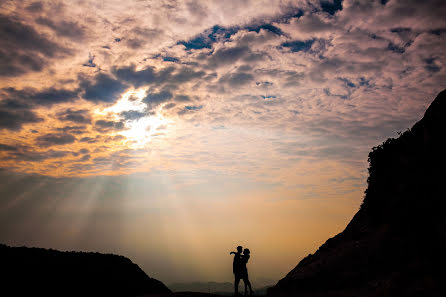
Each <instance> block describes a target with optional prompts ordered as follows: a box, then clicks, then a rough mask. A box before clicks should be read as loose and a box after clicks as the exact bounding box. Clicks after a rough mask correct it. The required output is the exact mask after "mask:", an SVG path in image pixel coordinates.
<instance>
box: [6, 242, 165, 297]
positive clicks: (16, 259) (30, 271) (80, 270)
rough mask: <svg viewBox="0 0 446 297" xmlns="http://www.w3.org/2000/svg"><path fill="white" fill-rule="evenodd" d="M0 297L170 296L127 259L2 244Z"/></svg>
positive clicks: (159, 284)
mask: <svg viewBox="0 0 446 297" xmlns="http://www.w3.org/2000/svg"><path fill="white" fill-rule="evenodd" d="M0 283H1V285H0V296H8V297H9V296H95V297H97V296H107V297H108V296H129V297H130V296H142V295H147V294H155V293H156V294H169V293H171V291H170V290H169V289H168V288H167V287H166V286H165V285H164V284H163V283H161V282H160V281H158V280H156V279H153V278H150V277H148V276H147V274H145V272H144V271H142V270H141V268H139V267H138V265H136V264H134V263H132V261H130V260H129V259H128V258H126V257H123V256H118V255H112V254H100V253H83V252H60V251H56V250H48V249H41V248H27V247H9V246H6V245H3V244H0Z"/></svg>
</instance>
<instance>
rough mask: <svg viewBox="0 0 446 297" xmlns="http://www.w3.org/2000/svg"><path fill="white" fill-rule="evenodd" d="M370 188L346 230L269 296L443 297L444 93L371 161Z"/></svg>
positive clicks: (372, 155) (445, 289)
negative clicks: (409, 127)
mask: <svg viewBox="0 0 446 297" xmlns="http://www.w3.org/2000/svg"><path fill="white" fill-rule="evenodd" d="M369 163H370V167H369V178H368V188H367V190H366V193H365V197H364V200H363V203H362V205H361V208H360V210H359V211H358V212H357V213H356V215H355V216H354V217H353V219H352V220H351V222H350V223H349V224H348V225H347V227H346V228H345V230H344V231H343V232H342V233H340V234H338V235H336V236H335V237H333V238H330V239H329V240H327V242H326V243H325V244H323V245H322V246H321V247H320V248H319V249H318V250H317V251H316V252H315V253H314V254H313V255H309V256H307V257H306V258H304V259H303V260H302V261H301V262H300V263H299V264H298V265H297V266H296V267H295V268H294V269H293V270H292V271H291V272H289V273H288V275H287V276H286V277H285V278H283V279H282V280H280V281H279V282H278V283H277V284H276V285H275V286H274V287H273V288H271V289H270V290H269V295H271V296H290V295H292V296H312V297H315V296H443V295H444V294H445V292H446V286H445V284H446V281H445V276H446V273H445V271H446V260H445V259H446V208H445V206H446V90H444V91H442V92H441V93H440V94H439V95H438V96H437V98H436V99H435V100H434V101H433V103H432V104H431V105H430V107H429V108H428V109H427V111H426V113H425V115H424V117H423V118H422V119H421V120H420V121H419V122H417V123H416V124H415V125H414V126H413V127H412V129H410V130H407V131H406V132H404V133H402V134H400V136H399V137H398V138H396V139H388V140H386V141H385V142H384V143H383V144H381V145H379V146H377V147H375V148H373V150H372V151H371V152H370V154H369Z"/></svg>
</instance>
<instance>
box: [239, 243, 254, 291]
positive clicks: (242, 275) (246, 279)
mask: <svg viewBox="0 0 446 297" xmlns="http://www.w3.org/2000/svg"><path fill="white" fill-rule="evenodd" d="M250 253H251V252H250V251H249V249H244V250H243V255H242V256H241V259H240V260H241V261H240V278H241V279H243V282H244V283H245V295H248V287H249V295H252V288H251V283H250V281H249V277H248V268H246V264H247V263H248V260H249V257H250V255H249V254H250Z"/></svg>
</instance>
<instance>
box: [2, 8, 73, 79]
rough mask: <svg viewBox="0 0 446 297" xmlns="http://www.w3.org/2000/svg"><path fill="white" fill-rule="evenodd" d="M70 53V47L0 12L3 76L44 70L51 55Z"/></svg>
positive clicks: (52, 56)
mask: <svg viewBox="0 0 446 297" xmlns="http://www.w3.org/2000/svg"><path fill="white" fill-rule="evenodd" d="M68 53H70V51H69V50H68V49H66V48H64V47H61V46H60V45H58V44H56V43H54V42H52V41H50V40H48V39H47V38H46V37H45V36H43V35H41V34H39V33H38V32H37V31H36V30H35V29H33V28H32V27H30V26H28V25H26V24H23V23H21V22H20V21H18V20H17V19H14V18H9V17H6V16H3V15H0V76H18V75H21V74H24V73H26V72H29V71H41V70H42V69H43V68H44V67H45V66H46V64H47V58H54V57H56V56H63V55H66V54H68Z"/></svg>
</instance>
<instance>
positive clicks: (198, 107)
mask: <svg viewBox="0 0 446 297" xmlns="http://www.w3.org/2000/svg"><path fill="white" fill-rule="evenodd" d="M202 108H203V105H199V106H194V105H188V106H185V107H184V109H186V110H200V109H202Z"/></svg>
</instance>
